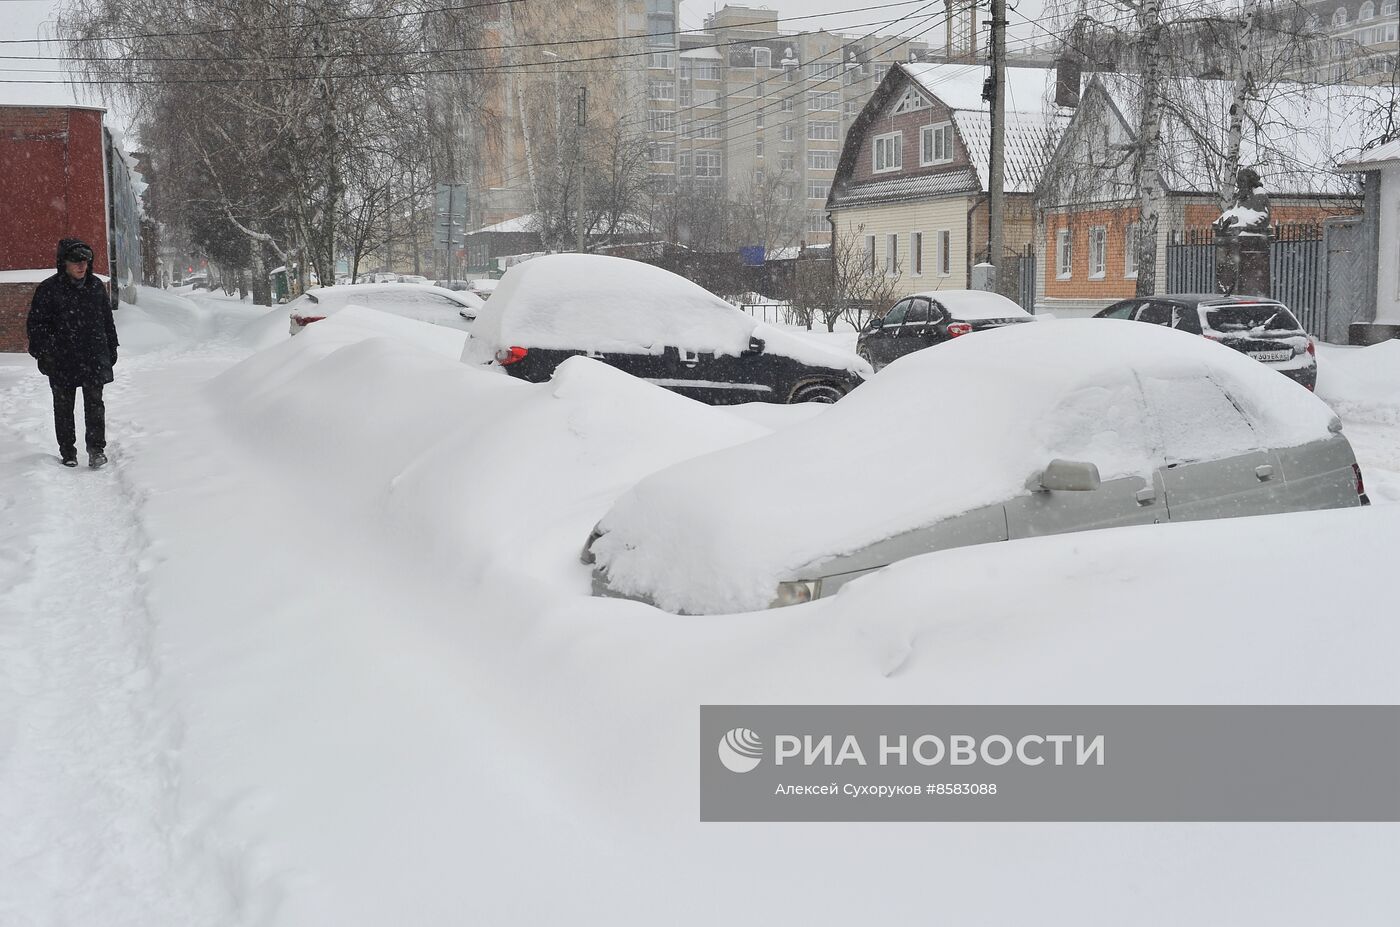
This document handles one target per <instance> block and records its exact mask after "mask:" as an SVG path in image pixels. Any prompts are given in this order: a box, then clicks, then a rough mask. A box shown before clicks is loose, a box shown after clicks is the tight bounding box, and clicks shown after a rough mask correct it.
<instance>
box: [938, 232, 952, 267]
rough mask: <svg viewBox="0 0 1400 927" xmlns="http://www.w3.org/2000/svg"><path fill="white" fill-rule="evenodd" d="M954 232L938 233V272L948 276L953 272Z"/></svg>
mask: <svg viewBox="0 0 1400 927" xmlns="http://www.w3.org/2000/svg"><path fill="white" fill-rule="evenodd" d="M952 251H953V233H952V232H949V231H946V230H945V231H942V232H939V233H938V272H939V273H940V274H942V275H943V276H945V277H947V276H949V275H951V274H952V273H953V255H952Z"/></svg>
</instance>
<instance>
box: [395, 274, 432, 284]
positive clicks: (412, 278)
mask: <svg viewBox="0 0 1400 927" xmlns="http://www.w3.org/2000/svg"><path fill="white" fill-rule="evenodd" d="M399 283H417V284H421V285H432V281H431V280H429V279H428V278H427V277H424V276H421V275H419V274H400V275H399Z"/></svg>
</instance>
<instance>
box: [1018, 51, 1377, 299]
mask: <svg viewBox="0 0 1400 927" xmlns="http://www.w3.org/2000/svg"><path fill="white" fill-rule="evenodd" d="M1134 80H1135V79H1134V78H1133V77H1132V76H1131V75H1119V74H1096V75H1093V76H1092V77H1091V78H1090V79H1089V82H1088V84H1087V86H1086V87H1085V89H1084V92H1083V94H1082V95H1081V98H1080V102H1079V106H1078V108H1077V109H1076V110H1075V112H1074V116H1073V118H1072V119H1071V120H1070V123H1069V126H1068V127H1067V128H1066V130H1065V132H1064V134H1063V136H1062V138H1061V139H1060V142H1059V145H1058V146H1057V148H1056V150H1055V153H1054V155H1053V156H1052V157H1051V158H1050V159H1049V161H1048V163H1047V164H1046V166H1045V170H1044V173H1043V175H1042V177H1041V179H1040V183H1039V185H1038V186H1037V188H1036V204H1037V208H1038V210H1039V215H1040V221H1039V223H1038V225H1037V228H1036V242H1035V244H1036V253H1037V255H1038V268H1037V287H1036V292H1037V301H1036V304H1037V307H1038V308H1039V309H1041V310H1049V311H1054V312H1056V313H1059V314H1061V315H1087V314H1091V313H1093V312H1095V311H1097V310H1099V309H1101V308H1103V307H1104V306H1107V305H1108V304H1109V303H1111V302H1113V301H1115V300H1118V299H1122V298H1125V297H1128V296H1132V295H1134V293H1135V291H1136V287H1137V276H1138V274H1137V271H1138V267H1137V260H1136V257H1137V246H1136V242H1137V236H1138V213H1139V203H1138V200H1137V189H1138V186H1137V178H1136V174H1135V170H1136V167H1135V163H1134V160H1133V157H1132V154H1131V153H1132V151H1133V140H1134V138H1135V137H1136V125H1137V100H1136V98H1135V94H1134V92H1133V89H1134V87H1135V83H1134ZM1164 83H1166V84H1168V85H1169V89H1168V93H1169V94H1171V95H1172V96H1173V97H1174V99H1176V100H1186V101H1194V102H1195V103H1196V104H1197V106H1198V107H1199V112H1200V116H1201V118H1200V119H1199V120H1196V121H1195V124H1193V125H1191V126H1186V125H1184V124H1183V122H1182V120H1181V118H1180V117H1179V116H1177V115H1174V114H1172V113H1171V112H1169V113H1168V114H1167V115H1166V116H1165V117H1164V119H1163V126H1162V149H1161V150H1162V152H1163V156H1162V160H1161V172H1162V180H1163V185H1164V187H1165V192H1164V195H1163V197H1162V200H1161V205H1160V209H1161V212H1160V215H1159V220H1158V236H1157V242H1156V252H1155V253H1156V268H1157V274H1156V290H1155V292H1159V293H1161V292H1165V291H1166V289H1165V288H1166V285H1167V273H1166V267H1167V242H1168V239H1169V236H1170V234H1171V233H1172V232H1184V231H1186V230H1193V229H1205V228H1209V227H1210V225H1211V223H1212V222H1213V221H1214V220H1215V218H1216V217H1217V216H1219V215H1220V211H1221V207H1220V193H1219V189H1220V186H1221V178H1220V177H1219V164H1220V152H1221V151H1223V150H1224V141H1225V139H1224V134H1225V127H1224V125H1223V123H1224V119H1223V118H1222V117H1223V114H1224V113H1226V112H1228V109H1229V99H1230V94H1231V85H1230V84H1229V83H1228V82H1225V81H1208V80H1200V79H1196V78H1167V79H1166V80H1165V81H1164ZM1359 106H1360V107H1364V106H1365V98H1364V97H1357V96H1355V95H1354V94H1344V93H1337V92H1335V91H1334V90H1333V89H1332V88H1326V87H1305V86H1303V85H1299V86H1298V87H1296V88H1294V89H1293V91H1292V92H1291V93H1290V94H1287V95H1286V96H1284V97H1282V98H1281V99H1279V100H1276V101H1274V102H1273V103H1272V104H1271V107H1272V109H1271V112H1270V114H1269V119H1267V120H1261V121H1260V122H1259V123H1255V122H1253V121H1250V120H1247V121H1246V126H1245V131H1244V137H1243V141H1242V147H1241V156H1240V164H1241V166H1242V167H1253V168H1254V169H1255V170H1257V171H1258V172H1259V174H1260V176H1261V177H1262V179H1263V181H1264V190H1265V192H1266V193H1268V194H1269V196H1270V199H1271V202H1272V208H1271V215H1272V220H1273V222H1275V223H1277V224H1293V223H1319V222H1321V221H1322V220H1324V219H1326V218H1328V217H1329V216H1336V215H1350V214H1354V213H1356V212H1357V211H1358V209H1359V205H1360V203H1359V199H1358V197H1357V192H1356V189H1355V184H1354V182H1352V181H1351V180H1349V179H1347V178H1346V177H1344V176H1343V175H1341V174H1339V173H1337V172H1336V171H1335V170H1334V168H1335V165H1336V164H1337V162H1338V161H1339V160H1340V159H1342V158H1344V157H1345V156H1346V154H1347V153H1348V152H1351V151H1355V150H1356V148H1357V147H1358V146H1359V144H1360V141H1361V139H1360V136H1359V133H1360V132H1361V131H1362V129H1361V125H1362V120H1361V119H1360V118H1359V116H1358V113H1357V111H1356V108H1357V107H1359Z"/></svg>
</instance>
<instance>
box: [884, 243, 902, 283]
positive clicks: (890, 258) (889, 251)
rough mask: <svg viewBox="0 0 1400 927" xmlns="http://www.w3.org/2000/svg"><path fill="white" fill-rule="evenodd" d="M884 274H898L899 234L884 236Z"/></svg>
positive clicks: (889, 275)
mask: <svg viewBox="0 0 1400 927" xmlns="http://www.w3.org/2000/svg"><path fill="white" fill-rule="evenodd" d="M885 275H886V276H888V277H897V276H899V235H898V234H891V235H886V236H885Z"/></svg>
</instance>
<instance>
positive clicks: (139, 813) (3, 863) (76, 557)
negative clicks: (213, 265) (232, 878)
mask: <svg viewBox="0 0 1400 927" xmlns="http://www.w3.org/2000/svg"><path fill="white" fill-rule="evenodd" d="M186 306H187V304H186ZM186 306H182V305H181V304H180V301H175V300H170V301H169V303H168V304H167V305H166V306H165V308H166V309H167V310H173V311H175V312H176V313H180V312H181V311H183V310H184V309H185V308H186ZM133 314H135V313H133ZM210 321H211V324H216V323H213V320H212V319H211V320H210ZM131 334H132V339H131V340H132V343H131V344H130V345H124V347H123V355H124V357H123V360H122V362H121V364H120V366H119V368H118V379H117V381H116V382H115V383H114V384H112V385H111V386H109V387H108V388H107V390H106V391H105V393H106V397H107V403H108V408H109V410H110V413H109V420H108V421H109V434H108V438H109V445H110V449H111V458H112V463H111V464H110V465H109V466H108V467H107V468H105V469H103V470H99V471H91V470H89V469H88V468H87V467H86V466H85V465H84V466H81V467H80V468H79V469H77V470H70V469H67V468H64V467H62V466H61V465H60V464H59V462H58V458H57V450H56V446H55V442H54V438H53V423H52V421H53V420H52V412H51V405H50V403H51V399H50V393H49V389H48V384H47V381H46V380H45V379H44V378H43V377H42V376H40V375H39V374H38V372H37V370H35V368H34V365H33V363H32V362H31V361H29V359H28V358H23V357H16V356H13V355H10V356H7V357H6V358H5V363H4V364H3V365H0V477H3V479H0V590H3V591H0V874H3V875H0V923H3V924H6V925H20V924H49V923H55V924H58V923H63V924H66V923H72V924H98V923H101V924H114V925H117V924H120V925H126V924H131V925H137V924H177V923H179V924H197V923H215V922H223V921H226V920H227V912H228V910H229V886H228V885H227V875H228V874H227V862H228V857H227V856H226V854H224V852H223V851H222V850H220V849H219V848H217V847H213V846H211V845H208V844H207V842H206V834H205V833H203V832H202V829H201V827H202V822H200V821H198V820H191V819H190V818H188V817H187V816H186V815H185V814H184V809H182V808H181V806H180V801H179V798H180V787H181V782H180V768H179V766H180V764H179V753H180V750H181V746H182V741H183V726H184V722H183V718H182V717H181V715H180V713H179V712H178V711H177V710H175V708H174V706H173V705H172V704H171V703H170V702H169V701H168V700H167V699H165V698H163V697H162V694H161V660H160V658H159V654H158V645H157V633H156V629H155V627H154V624H153V619H152V615H151V611H150V608H149V603H148V594H149V582H148V580H149V576H150V571H151V569H152V567H153V566H154V563H155V561H154V559H153V557H154V555H153V545H152V542H151V539H150V537H149V536H148V535H147V533H146V531H145V530H144V527H143V524H142V517H141V513H142V509H143V506H144V502H145V500H144V497H143V492H142V491H141V490H139V489H137V488H136V487H135V486H134V485H133V483H132V482H131V481H130V480H129V478H128V477H127V475H126V474H125V473H124V467H125V465H126V464H127V463H128V461H129V458H130V457H132V456H133V455H137V454H140V453H141V452H142V448H143V447H144V445H145V444H146V442H147V441H148V440H149V437H150V429H152V428H157V429H158V428H159V425H158V424H157V423H153V422H151V421H148V420H146V419H144V418H143V417H142V414H141V413H137V414H136V415H133V414H132V412H133V410H134V409H142V410H143V412H144V410H145V409H146V408H147V407H148V406H149V398H150V397H149V394H150V393H151V392H152V391H155V392H170V391H175V392H177V393H178V392H179V391H181V390H184V391H188V389H190V388H191V386H192V381H196V380H200V379H203V378H204V377H206V376H207V370H208V364H209V361H210V360H211V357H210V356H205V357H204V358H203V359H202V360H195V361H193V362H191V361H190V360H189V359H185V360H183V361H181V360H179V358H180V357H181V356H182V354H183V352H184V351H186V350H188V349H189V347H190V345H189V344H186V345H185V346H183V348H182V349H175V348H174V341H175V339H173V338H171V337H170V336H169V333H168V329H165V328H164V327H163V326H155V327H153V328H151V329H149V330H147V331H145V332H142V331H138V330H133V331H132V333H131ZM150 334H158V335H159V338H158V339H157V341H156V342H151V341H149V340H148V339H146V338H145V337H143V335H150ZM159 342H170V344H168V345H167V346H165V347H162V348H160V349H158V350H156V351H154V353H147V354H142V353H141V350H142V349H143V348H144V349H147V350H149V349H151V348H154V347H156V346H157V344H158V343H159ZM81 409H82V407H81V403H79V405H78V416H79V418H80V419H81V416H82V411H81ZM81 428H82V426H81V424H80V425H79V433H80V434H81ZM82 456H83V463H84V464H85V463H86V455H82Z"/></svg>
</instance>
